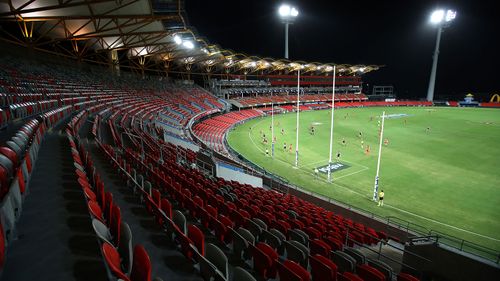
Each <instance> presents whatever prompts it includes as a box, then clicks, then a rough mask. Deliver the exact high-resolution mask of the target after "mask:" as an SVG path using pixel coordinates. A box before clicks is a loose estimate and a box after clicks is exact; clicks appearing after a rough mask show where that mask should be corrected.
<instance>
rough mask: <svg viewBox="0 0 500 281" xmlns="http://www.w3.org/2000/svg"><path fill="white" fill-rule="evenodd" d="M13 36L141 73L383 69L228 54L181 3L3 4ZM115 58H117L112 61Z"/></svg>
mask: <svg viewBox="0 0 500 281" xmlns="http://www.w3.org/2000/svg"><path fill="white" fill-rule="evenodd" d="M0 20H1V21H4V22H7V25H9V22H10V28H2V29H1V31H2V33H4V35H7V36H4V37H5V38H8V39H9V40H11V41H12V40H13V41H17V43H21V44H24V45H30V46H32V47H34V48H37V49H45V50H47V49H49V50H51V51H56V52H57V53H59V54H61V53H62V54H65V55H69V56H73V57H76V58H78V59H82V60H88V61H97V62H99V63H107V62H108V61H109V59H110V58H111V60H115V61H118V62H119V64H120V66H121V67H130V68H133V69H142V70H154V71H162V72H163V71H165V70H167V71H172V72H188V73H191V72H196V71H197V72H200V73H203V74H215V73H223V74H228V73H241V74H271V73H288V72H292V71H297V70H298V69H301V70H302V72H303V73H311V74H326V73H328V72H332V70H333V66H334V65H336V66H337V71H338V72H340V73H342V74H344V75H351V74H356V73H367V72H370V71H373V70H377V69H378V68H379V67H380V66H378V65H349V64H334V63H320V62H305V61H289V60H284V59H273V58H260V57H255V56H248V55H246V54H243V53H237V52H234V51H231V50H227V49H223V48H221V47H220V46H218V45H215V44H211V43H209V42H208V41H207V40H205V39H204V38H203V37H201V36H199V35H198V34H197V33H196V32H195V30H194V29H193V28H191V27H190V26H189V25H188V23H187V16H186V15H185V10H184V3H183V1H179V0H164V1H149V0H36V1H35V0H3V1H1V2H0ZM110 54H111V55H110Z"/></svg>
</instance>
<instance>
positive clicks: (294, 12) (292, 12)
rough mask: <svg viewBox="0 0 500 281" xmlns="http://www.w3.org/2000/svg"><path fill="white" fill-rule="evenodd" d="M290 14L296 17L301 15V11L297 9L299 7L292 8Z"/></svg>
mask: <svg viewBox="0 0 500 281" xmlns="http://www.w3.org/2000/svg"><path fill="white" fill-rule="evenodd" d="M290 15H291V16H292V17H296V16H298V15H299V11H297V9H295V8H292V11H291V12H290Z"/></svg>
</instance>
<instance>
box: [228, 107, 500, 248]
mask: <svg viewBox="0 0 500 281" xmlns="http://www.w3.org/2000/svg"><path fill="white" fill-rule="evenodd" d="M384 110H385V111H386V114H399V113H402V114H408V116H407V117H403V118H393V119H386V121H385V131H384V138H388V140H389V144H388V145H387V146H383V147H382V158H381V170H380V188H381V189H383V190H384V192H385V204H386V205H385V206H384V207H377V206H376V203H374V202H373V201H371V198H372V195H373V184H374V178H375V172H376V162H377V153H378V137H377V135H378V133H377V132H378V129H379V127H378V121H379V120H380V118H379V116H381V115H382V111H384ZM371 117H373V118H372V119H373V120H371V121H370V119H371ZM330 118H331V116H330V111H328V110H326V111H325V110H323V111H309V112H301V115H300V129H299V133H300V139H299V152H300V153H299V154H300V159H299V160H300V161H299V169H295V168H293V164H294V162H295V145H296V143H295V134H296V131H295V126H296V115H295V113H288V114H282V115H276V116H275V119H274V122H275V136H276V138H277V144H276V148H275V157H274V159H273V158H272V157H266V155H265V153H264V151H265V148H266V147H268V149H269V151H271V144H270V140H271V130H270V124H271V118H257V119H254V120H251V121H249V122H247V123H245V124H242V125H240V126H238V127H236V128H235V129H234V130H233V131H232V132H231V133H229V135H228V142H229V144H230V145H231V147H233V148H234V149H235V150H237V151H238V152H239V153H241V154H242V155H243V156H244V157H246V158H247V159H249V160H250V161H252V162H253V163H255V164H257V165H259V166H262V167H264V168H266V169H267V170H268V171H270V172H272V173H275V174H278V175H281V176H283V177H285V178H286V179H288V180H289V181H290V182H292V183H294V184H296V185H298V186H300V187H302V188H303V189H306V190H310V191H313V192H316V193H319V194H321V195H324V196H328V197H331V198H334V199H336V200H338V201H342V202H345V203H347V204H351V205H354V206H356V207H358V208H361V209H364V210H367V211H370V212H373V213H375V214H377V215H380V216H384V217H398V218H401V219H404V220H407V221H410V222H412V223H414V224H416V225H421V226H423V227H425V229H427V230H436V231H440V232H444V233H446V234H449V235H453V236H456V237H460V238H463V239H466V240H469V241H472V242H475V243H478V244H480V245H483V246H487V247H490V248H493V249H495V250H498V251H500V170H499V167H500V145H499V141H500V110H498V109H472V108H434V107H433V108H427V107H414V108H412V107H389V108H353V109H339V110H336V113H335V123H334V125H335V126H334V128H335V129H334V148H333V152H334V157H333V158H334V160H335V154H336V152H338V151H340V152H341V155H342V156H341V162H344V163H347V164H349V165H351V167H349V168H347V169H344V170H341V171H338V172H335V173H333V177H334V183H333V184H331V183H327V182H326V180H325V179H326V175H321V177H320V179H315V178H314V175H313V169H314V167H317V166H321V165H326V164H327V162H328V153H329V136H330ZM313 123H317V125H315V126H314V127H315V128H316V133H315V135H311V134H310V133H309V127H310V126H311V124H313ZM427 127H429V128H430V130H429V131H428V132H427V131H426V128H427ZM250 128H251V129H250ZM282 128H283V129H284V130H285V134H284V135H281V129H282ZM360 131H361V132H362V134H363V141H364V144H365V147H366V145H369V146H370V148H371V151H370V153H369V154H366V152H365V148H361V139H360V138H359V136H358V133H359V132H360ZM261 133H263V134H265V135H266V137H267V138H268V140H269V143H268V144H267V145H264V144H263V143H262V137H261ZM342 139H345V140H346V146H343V145H342ZM283 142H286V143H287V145H288V144H289V143H292V144H293V151H292V152H289V151H288V148H287V150H286V151H283Z"/></svg>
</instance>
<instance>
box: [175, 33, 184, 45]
mask: <svg viewBox="0 0 500 281" xmlns="http://www.w3.org/2000/svg"><path fill="white" fill-rule="evenodd" d="M174 41H175V43H176V44H177V45H180V44H181V43H182V39H181V38H180V37H179V35H175V36H174Z"/></svg>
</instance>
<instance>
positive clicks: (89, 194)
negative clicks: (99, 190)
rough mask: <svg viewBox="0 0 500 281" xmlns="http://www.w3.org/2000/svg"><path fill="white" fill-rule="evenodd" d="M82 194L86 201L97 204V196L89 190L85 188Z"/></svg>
mask: <svg viewBox="0 0 500 281" xmlns="http://www.w3.org/2000/svg"><path fill="white" fill-rule="evenodd" d="M83 192H84V193H85V197H87V200H90V201H96V202H97V196H96V195H95V193H94V192H93V191H92V190H91V189H90V188H88V187H85V188H84V189H83Z"/></svg>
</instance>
